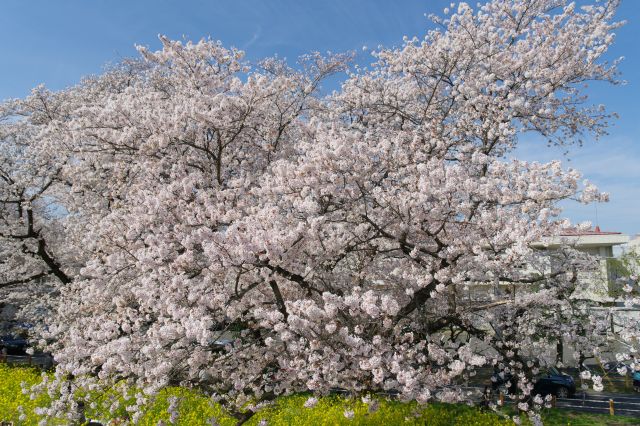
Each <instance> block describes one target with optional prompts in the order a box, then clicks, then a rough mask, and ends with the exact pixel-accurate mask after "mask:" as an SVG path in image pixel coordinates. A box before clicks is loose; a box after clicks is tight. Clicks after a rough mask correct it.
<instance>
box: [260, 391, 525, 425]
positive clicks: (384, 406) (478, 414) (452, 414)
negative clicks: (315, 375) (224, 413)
mask: <svg viewBox="0 0 640 426" xmlns="http://www.w3.org/2000/svg"><path fill="white" fill-rule="evenodd" d="M307 398H308V397H307V396H304V395H294V396H288V397H283V398H279V399H278V400H277V402H276V403H275V404H274V405H273V406H271V407H268V408H266V409H264V410H262V411H260V412H258V413H257V414H256V415H255V416H254V417H253V418H252V419H251V420H250V421H249V422H248V424H249V425H257V424H259V423H260V421H261V420H263V419H264V420H266V421H267V424H268V425H269V426H288V425H326V426H329V425H353V426H356V425H399V424H404V425H424V424H428V425H430V426H432V425H433V426H449V425H478V426H484V425H486V426H493V425H513V422H511V421H510V420H504V419H501V418H500V417H498V416H497V415H496V414H494V413H491V412H482V411H480V410H479V409H478V408H474V407H468V406H465V405H449V404H435V403H434V404H429V405H427V406H426V407H420V406H418V404H416V403H415V402H412V403H402V402H398V401H388V400H384V399H381V400H379V401H378V402H379V407H378V409H377V410H375V411H374V412H369V406H368V405H367V404H365V403H363V402H362V401H360V400H353V399H347V398H341V397H326V398H320V399H319V401H318V404H317V405H316V406H315V407H313V408H304V403H305V401H306V400H307ZM347 410H349V411H353V418H351V419H348V418H346V417H345V411H347Z"/></svg>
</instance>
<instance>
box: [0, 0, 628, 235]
mask: <svg viewBox="0 0 640 426" xmlns="http://www.w3.org/2000/svg"><path fill="white" fill-rule="evenodd" d="M449 3H450V0H447V1H443V0H423V1H417V0H403V1H397V2H396V1H384V0H368V1H365V0H322V1H320V0H318V1H313V2H312V1H300V0H287V1H284V0H282V1H278V0H272V1H266V0H243V1H240V0H236V1H229V0H217V1H196V0H192V1H177V0H176V1H168V0H141V1H124V0H111V1H107V0H96V1H86V0H64V1H55V2H54V1H50V0H37V1H36V0H29V1H25V0H4V1H3V2H2V5H1V6H0V40H2V43H1V44H0V57H1V58H2V59H3V61H2V67H0V99H6V98H10V97H22V96H25V95H26V94H27V93H28V92H29V90H30V89H31V88H32V87H34V86H36V85H37V84H40V83H44V84H45V85H46V86H48V87H49V88H51V89H61V88H64V87H66V86H69V85H73V84H75V83H76V82H77V81H78V80H79V79H80V77H81V76H83V75H87V74H94V73H99V72H100V70H101V69H102V67H103V66H104V65H105V64H106V63H109V62H116V61H118V60H120V59H122V58H124V57H129V56H134V55H136V52H135V49H134V45H135V44H142V45H147V46H149V47H151V48H152V49H156V48H158V47H159V45H160V43H159V41H158V39H157V35H158V34H159V33H162V34H166V35H167V36H169V37H171V38H181V37H183V36H185V37H187V38H188V39H192V40H198V39H200V38H202V37H208V36H211V37H212V38H214V39H219V40H222V42H223V43H224V44H225V45H226V46H235V47H238V48H241V49H244V50H246V52H247V58H248V59H249V60H257V59H260V58H263V57H266V56H272V55H275V54H277V55H278V56H280V57H286V58H288V59H289V60H290V61H293V60H295V58H297V57H298V56H299V55H301V54H304V53H307V52H309V51H313V50H319V51H329V50H330V51H333V52H343V51H347V50H355V51H356V52H357V53H358V55H359V58H358V62H360V63H367V62H370V59H369V58H368V57H367V56H366V55H367V53H364V52H362V50H361V48H362V46H369V47H376V46H378V45H384V46H398V45H400V44H401V41H402V37H403V36H404V35H407V36H413V35H418V36H419V35H423V34H424V33H425V31H426V29H427V28H428V26H429V22H428V20H427V19H426V18H425V17H424V14H425V13H441V12H442V9H443V8H444V7H446V6H448V5H449ZM471 3H472V4H473V3H475V2H471ZM580 3H583V2H582V1H581V2H580ZM618 16H619V19H620V20H626V21H627V25H626V26H624V27H623V28H621V29H620V30H618V31H617V38H616V43H615V45H614V47H613V49H612V50H611V51H610V53H609V57H610V58H616V57H619V56H624V57H625V60H624V62H623V63H622V65H621V67H620V70H621V71H622V78H623V79H625V80H627V84H626V85H624V86H615V87H612V86H605V85H601V84H597V85H595V86H593V87H591V88H590V89H589V94H590V95H591V96H592V99H593V102H594V103H597V104H599V103H603V104H605V105H607V107H608V108H609V109H610V110H611V111H616V112H618V113H619V114H620V118H619V119H618V120H617V121H615V123H614V125H613V127H612V128H611V129H610V135H609V137H607V138H604V139H603V140H601V141H599V142H592V141H588V143H586V144H585V146H584V147H583V148H572V149H570V152H569V154H568V155H565V154H564V149H553V148H549V149H547V148H546V147H545V145H544V143H541V142H540V141H537V140H529V139H527V140H525V141H524V143H523V144H522V146H521V147H520V148H519V149H518V151H517V155H518V156H520V157H523V158H525V159H531V160H540V161H547V160H550V159H553V158H561V159H563V161H564V162H566V164H567V166H571V167H574V168H577V169H578V170H582V171H583V172H584V174H585V177H587V178H589V179H590V180H591V181H593V182H594V183H596V184H597V185H598V186H599V187H600V188H601V189H602V190H604V191H607V192H609V193H610V194H611V201H610V202H609V203H607V204H600V205H598V207H597V213H596V207H594V206H593V205H591V206H580V205H577V204H575V203H567V204H566V205H565V212H566V215H567V216H568V217H569V218H570V219H572V220H574V221H583V220H589V221H591V222H593V223H594V224H595V223H596V218H597V222H598V224H599V225H600V226H601V228H602V229H603V230H611V231H622V232H625V233H628V234H635V233H637V232H640V220H639V219H638V217H639V214H640V185H638V184H639V183H640V161H639V160H640V143H638V142H640V141H637V139H638V138H637V135H639V134H640V108H639V107H638V102H637V100H638V99H640V47H639V43H640V39H638V34H640V2H638V1H636V0H623V2H622V6H621V7H620V9H619V13H618ZM596 215H597V216H596Z"/></svg>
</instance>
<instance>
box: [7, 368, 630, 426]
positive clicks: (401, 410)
mask: <svg viewBox="0 0 640 426" xmlns="http://www.w3.org/2000/svg"><path fill="white" fill-rule="evenodd" d="M39 381H40V372H39V371H38V370H35V369H32V368H23V367H8V366H6V365H5V364H0V421H12V422H14V424H16V425H35V424H37V423H38V420H40V418H39V417H38V416H36V415H35V414H34V412H33V409H34V408H35V407H37V406H42V405H44V404H46V403H47V402H48V396H46V395H44V396H40V397H39V398H38V399H36V400H31V399H30V398H29V395H25V394H23V393H22V389H21V386H20V383H21V382H24V383H26V384H27V385H33V384H36V383H38V382H39ZM171 397H173V398H178V404H179V406H180V412H181V414H180V416H179V418H178V421H177V424H178V425H190V426H191V425H206V424H210V423H209V421H210V420H211V419H216V421H217V422H218V424H220V425H221V426H227V425H228V426H231V425H234V424H235V423H236V420H235V419H234V418H233V417H231V416H230V415H228V414H227V413H225V412H224V411H223V409H222V408H221V407H220V406H219V405H217V404H215V403H213V402H212V401H211V399H210V398H207V397H206V396H204V395H202V394H200V393H198V392H196V391H193V390H189V389H184V388H168V389H165V390H163V391H162V392H160V394H159V395H157V397H156V398H155V399H154V400H153V401H150V402H149V404H148V405H147V407H146V409H145V413H144V415H143V416H142V417H141V419H140V421H139V423H138V424H140V425H144V426H156V425H157V424H158V422H159V421H161V420H162V421H164V422H165V423H166V424H169V413H168V412H167V407H168V406H169V398H171ZM117 398H118V397H117V396H116V394H115V393H103V394H97V395H95V396H94V400H96V401H97V402H104V401H111V400H116V399H117ZM307 398H308V396H307V395H293V396H287V397H281V398H278V399H277V400H276V401H275V402H274V403H273V404H272V405H270V406H268V407H266V408H264V409H262V410H261V411H259V412H258V413H256V414H255V415H254V416H253V417H252V418H251V419H250V420H249V421H248V422H247V423H246V424H247V425H248V426H256V425H258V424H259V423H260V421H261V420H266V421H267V424H268V425H269V426H284V425H287V426H288V425H319V426H322V425H385V426H386V425H429V426H450V425H463V426H464V425H475V426H493V425H496V426H497V425H513V422H512V421H511V420H510V419H509V418H508V417H507V416H505V415H503V416H502V417H501V416H500V415H498V414H496V413H493V412H486V411H481V410H480V409H478V408H475V407H469V406H466V405H462V404H458V405H452V404H439V403H431V404H428V405H426V406H418V405H417V404H416V403H415V402H413V403H401V402H398V401H389V400H384V399H381V400H379V401H378V403H379V407H378V409H377V410H375V411H372V412H370V411H369V406H368V405H367V404H365V403H363V402H362V401H361V400H360V399H348V398H342V397H337V396H333V397H325V398H320V399H319V401H318V403H317V405H316V406H315V407H313V408H305V407H304V403H305V401H306V400H307ZM19 407H22V408H19ZM345 411H353V417H352V418H351V419H348V418H346V417H345ZM124 413H125V411H124V408H123V407H121V408H120V409H118V410H116V411H115V412H114V413H112V414H110V413H109V412H108V410H104V409H100V408H97V409H96V410H91V409H90V408H88V409H87V417H88V418H94V419H100V420H103V421H109V420H115V419H117V418H122V417H123V415H124ZM21 414H22V415H23V416H24V417H23V418H22V419H20V415H21ZM543 419H544V421H545V424H546V425H571V426H587V425H589V426H599V425H629V424H640V420H639V419H631V418H624V417H618V416H616V417H609V416H606V415H592V414H575V413H571V412H567V411H561V410H547V411H546V412H545V413H544V416H543ZM48 424H65V423H64V422H63V421H60V422H51V421H50V423H48ZM523 424H528V422H527V421H525V422H524V423H523Z"/></svg>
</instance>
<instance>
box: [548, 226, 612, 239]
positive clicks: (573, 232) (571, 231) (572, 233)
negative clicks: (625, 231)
mask: <svg viewBox="0 0 640 426" xmlns="http://www.w3.org/2000/svg"><path fill="white" fill-rule="evenodd" d="M582 235H622V232H611V231H601V230H600V227H599V226H596V227H595V229H587V230H584V231H580V230H577V229H575V228H568V229H565V230H563V231H562V232H561V233H560V236H561V237H579V236H582Z"/></svg>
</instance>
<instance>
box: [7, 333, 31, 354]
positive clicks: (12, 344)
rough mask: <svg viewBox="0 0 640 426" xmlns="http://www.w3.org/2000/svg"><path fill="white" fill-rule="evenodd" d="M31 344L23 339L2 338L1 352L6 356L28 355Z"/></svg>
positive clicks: (11, 336)
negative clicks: (27, 351)
mask: <svg viewBox="0 0 640 426" xmlns="http://www.w3.org/2000/svg"><path fill="white" fill-rule="evenodd" d="M28 347H29V343H28V342H27V340H26V339H24V338H22V337H17V336H13V335H6V336H1V337H0V350H1V351H2V353H4V354H5V355H26V350H27V348H28Z"/></svg>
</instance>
